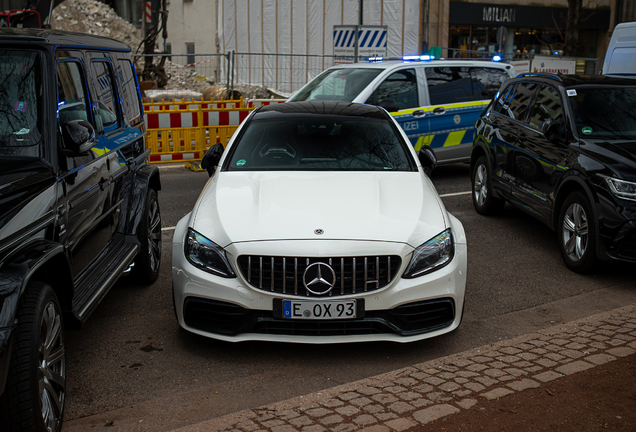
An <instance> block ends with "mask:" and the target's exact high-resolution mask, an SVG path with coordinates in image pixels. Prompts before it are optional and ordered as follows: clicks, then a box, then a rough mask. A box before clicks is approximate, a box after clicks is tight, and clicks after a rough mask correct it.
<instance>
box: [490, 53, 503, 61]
mask: <svg viewBox="0 0 636 432" xmlns="http://www.w3.org/2000/svg"><path fill="white" fill-rule="evenodd" d="M492 61H494V62H500V61H501V56H500V55H499V54H495V55H494V56H492Z"/></svg>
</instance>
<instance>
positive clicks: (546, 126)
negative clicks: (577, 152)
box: [541, 118, 562, 143]
mask: <svg viewBox="0 0 636 432" xmlns="http://www.w3.org/2000/svg"><path fill="white" fill-rule="evenodd" d="M541 131H542V132H543V136H545V138H546V139H547V140H548V141H550V142H552V143H558V142H561V141H562V140H561V137H560V136H559V124H558V123H557V122H555V121H554V120H553V119H551V118H549V119H547V120H546V121H544V122H543V125H542V126H541Z"/></svg>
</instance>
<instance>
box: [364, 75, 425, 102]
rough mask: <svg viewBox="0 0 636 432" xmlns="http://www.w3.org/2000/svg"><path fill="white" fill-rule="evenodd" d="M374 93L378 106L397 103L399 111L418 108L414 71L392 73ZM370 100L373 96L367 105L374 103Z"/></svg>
mask: <svg viewBox="0 0 636 432" xmlns="http://www.w3.org/2000/svg"><path fill="white" fill-rule="evenodd" d="M376 92H377V103H378V104H379V103H381V102H382V101H393V102H397V103H398V106H399V109H407V108H416V107H418V106H420V103H419V97H418V91H417V77H416V75H415V69H404V70H400V71H397V72H394V73H392V74H391V75H389V77H388V78H387V79H385V80H384V81H383V82H382V83H381V84H380V85H379V86H378V88H377V90H376ZM372 98H373V96H371V97H370V98H369V100H368V101H367V103H375V101H372Z"/></svg>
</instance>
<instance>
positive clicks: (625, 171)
mask: <svg viewBox="0 0 636 432" xmlns="http://www.w3.org/2000/svg"><path fill="white" fill-rule="evenodd" d="M581 150H582V151H583V152H584V153H586V154H587V155H588V156H590V157H593V158H594V159H596V160H597V161H598V162H600V163H602V164H603V165H604V166H606V167H608V168H610V169H611V170H612V171H614V173H615V174H617V175H618V176H619V177H620V178H622V179H624V180H627V181H636V140H629V141H624V140H611V141H604V140H583V141H582V142H581Z"/></svg>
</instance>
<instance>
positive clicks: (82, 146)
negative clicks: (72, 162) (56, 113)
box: [61, 120, 95, 154]
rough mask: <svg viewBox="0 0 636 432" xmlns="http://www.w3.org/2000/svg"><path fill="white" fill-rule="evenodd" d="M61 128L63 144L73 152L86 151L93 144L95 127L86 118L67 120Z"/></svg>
mask: <svg viewBox="0 0 636 432" xmlns="http://www.w3.org/2000/svg"><path fill="white" fill-rule="evenodd" d="M61 128H62V139H63V140H64V146H65V147H66V148H67V149H68V150H70V151H71V152H73V153H74V154H81V153H84V152H87V151H88V150H90V149H91V148H92V147H93V145H94V144H95V129H93V126H92V125H91V124H90V123H89V122H87V121H86V120H69V121H67V122H65V123H63V124H62V127H61Z"/></svg>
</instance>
